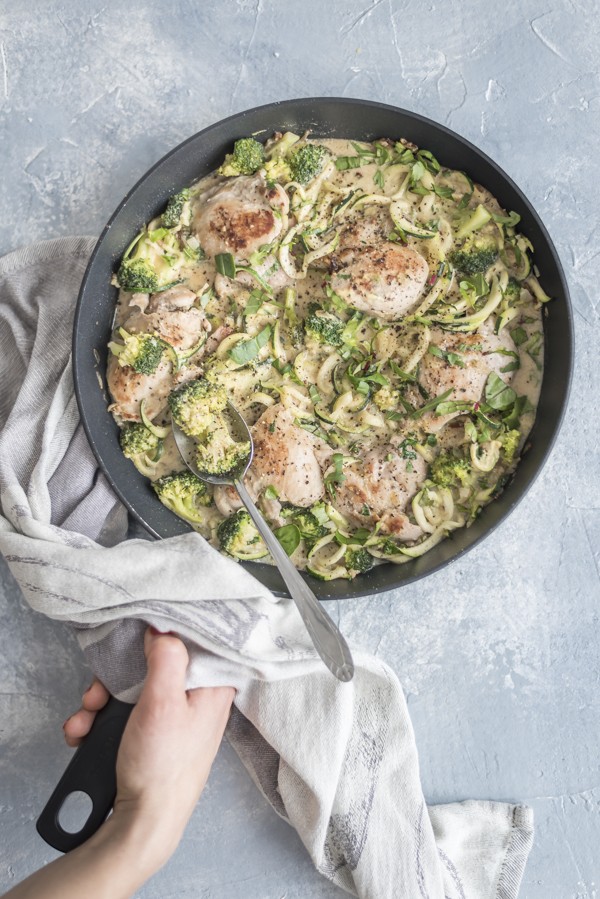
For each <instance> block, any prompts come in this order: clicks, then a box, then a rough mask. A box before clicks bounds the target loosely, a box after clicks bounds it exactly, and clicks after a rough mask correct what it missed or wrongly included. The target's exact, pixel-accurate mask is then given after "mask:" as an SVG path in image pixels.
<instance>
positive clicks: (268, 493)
mask: <svg viewBox="0 0 600 899" xmlns="http://www.w3.org/2000/svg"><path fill="white" fill-rule="evenodd" d="M264 495H265V499H277V497H278V496H279V494H278V493H277V491H276V490H275V488H274V487H273V485H272V484H269V486H268V487H267V489H266V490H265V494H264Z"/></svg>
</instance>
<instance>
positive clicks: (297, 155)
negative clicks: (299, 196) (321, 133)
mask: <svg viewBox="0 0 600 899" xmlns="http://www.w3.org/2000/svg"><path fill="white" fill-rule="evenodd" d="M328 158H329V150H327V148H326V147H322V146H320V144H305V145H304V146H303V147H300V149H299V150H292V151H291V153H290V154H289V156H288V163H289V167H290V172H291V175H292V180H293V181H297V182H298V183H299V184H308V182H309V181H312V180H313V178H316V177H317V175H319V174H320V173H321V172H322V171H323V167H324V166H325V163H326V162H327V159H328Z"/></svg>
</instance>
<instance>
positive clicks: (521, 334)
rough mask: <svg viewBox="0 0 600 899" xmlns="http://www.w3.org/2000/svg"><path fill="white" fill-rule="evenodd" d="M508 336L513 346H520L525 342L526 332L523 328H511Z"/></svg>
mask: <svg viewBox="0 0 600 899" xmlns="http://www.w3.org/2000/svg"><path fill="white" fill-rule="evenodd" d="M510 336H511V337H512V339H513V342H514V344H515V346H521V344H522V343H525V341H526V340H527V332H526V330H525V328H521V327H519V328H513V330H512V331H511V332H510Z"/></svg>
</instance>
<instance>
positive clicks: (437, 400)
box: [412, 387, 454, 418]
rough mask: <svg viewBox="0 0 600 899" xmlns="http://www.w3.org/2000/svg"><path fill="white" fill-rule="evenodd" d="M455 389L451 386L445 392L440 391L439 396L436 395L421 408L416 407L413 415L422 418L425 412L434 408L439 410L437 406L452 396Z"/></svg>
mask: <svg viewBox="0 0 600 899" xmlns="http://www.w3.org/2000/svg"><path fill="white" fill-rule="evenodd" d="M453 389H454V388H453V387H449V388H448V390H444V392H443V393H440V395H439V396H434V398H433V399H432V400H429V402H427V403H425V405H424V406H421V407H420V408H419V409H415V410H414V412H413V413H412V417H413V418H420V417H421V416H422V415H423V414H424V413H425V412H430V411H431V410H432V409H435V410H436V412H437V407H438V406H439V405H440V403H443V402H444V400H445V399H447V398H448V397H449V396H450V394H451V393H452V391H453Z"/></svg>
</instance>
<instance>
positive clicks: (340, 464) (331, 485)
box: [324, 453, 346, 497]
mask: <svg viewBox="0 0 600 899" xmlns="http://www.w3.org/2000/svg"><path fill="white" fill-rule="evenodd" d="M331 462H332V464H333V471H331V472H330V473H329V474H328V475H325V478H324V481H325V487H326V489H327V492H328V493H329V495H330V496H332V497H335V495H336V489H335V485H336V484H341V483H342V481H345V480H346V475H345V474H344V457H343V455H342V454H341V453H334V454H333V456H332V457H331Z"/></svg>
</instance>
